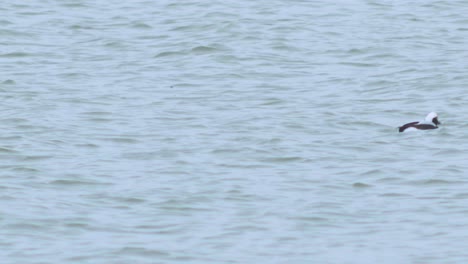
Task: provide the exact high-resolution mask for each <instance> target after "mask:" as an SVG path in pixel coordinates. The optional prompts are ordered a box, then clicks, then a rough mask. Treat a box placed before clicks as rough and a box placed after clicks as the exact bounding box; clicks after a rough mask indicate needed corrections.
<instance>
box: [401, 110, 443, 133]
mask: <svg viewBox="0 0 468 264" xmlns="http://www.w3.org/2000/svg"><path fill="white" fill-rule="evenodd" d="M440 124H441V123H440V122H439V119H438V116H437V113H436V112H430V113H429V114H427V116H426V118H425V119H424V121H421V122H419V121H416V122H411V123H408V124H404V125H402V126H401V127H398V131H399V132H408V131H414V130H428V129H437V128H439V127H438V125H440Z"/></svg>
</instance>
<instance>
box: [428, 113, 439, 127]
mask: <svg viewBox="0 0 468 264" xmlns="http://www.w3.org/2000/svg"><path fill="white" fill-rule="evenodd" d="M437 117H438V116H437V113H436V112H430V113H429V114H428V115H427V116H426V120H425V121H426V122H428V123H434V124H435V125H436V126H437V125H438V124H440V122H439V120H438V119H437Z"/></svg>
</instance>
